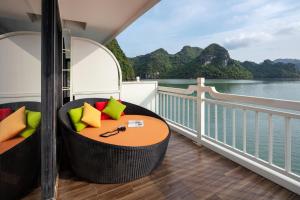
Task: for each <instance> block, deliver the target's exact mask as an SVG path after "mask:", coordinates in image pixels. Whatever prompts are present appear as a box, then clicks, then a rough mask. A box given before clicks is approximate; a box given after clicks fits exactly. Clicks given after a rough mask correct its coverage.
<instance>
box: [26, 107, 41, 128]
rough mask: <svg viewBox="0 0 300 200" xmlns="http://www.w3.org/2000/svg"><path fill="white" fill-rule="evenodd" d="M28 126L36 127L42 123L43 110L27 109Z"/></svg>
mask: <svg viewBox="0 0 300 200" xmlns="http://www.w3.org/2000/svg"><path fill="white" fill-rule="evenodd" d="M26 116H27V127H29V128H32V129H36V128H37V127H38V126H39V125H40V123H41V112H35V111H30V110H26Z"/></svg>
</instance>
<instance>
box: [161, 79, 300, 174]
mask: <svg viewBox="0 0 300 200" xmlns="http://www.w3.org/2000/svg"><path fill="white" fill-rule="evenodd" d="M192 84H196V80H192V79H188V80H186V79H172V80H170V79H168V80H167V79H166V80H159V85H160V86H167V87H178V88H187V87H188V85H192ZM205 84H206V85H209V86H214V87H216V89H217V91H219V92H223V93H231V94H240V95H247V96H258V97H266V98H276V99H288V100H294V101H300V80H290V79H289V80H288V79H285V80H284V79H269V80H206V81H205ZM188 109H193V108H191V107H190V108H185V110H188ZM214 109H215V106H214V105H213V104H212V105H211V106H210V119H208V114H207V112H208V111H207V110H208V109H207V105H206V120H205V121H206V124H205V125H206V131H205V134H208V133H210V136H211V137H214V136H215V130H214V129H215V111H214ZM217 109H218V110H217V122H218V123H217V124H218V126H217V130H218V131H217V134H218V139H219V140H221V141H223V139H224V133H223V123H222V120H223V107H222V106H218V107H217ZM170 110H171V109H170ZM170 110H169V111H170ZM175 114H176V113H172V112H170V113H169V117H170V118H176V116H173V115H175ZM246 115H247V126H246V130H247V140H246V141H247V142H246V144H247V145H246V146H247V148H246V152H247V153H248V154H251V155H254V153H255V144H254V141H255V130H254V129H255V128H254V127H255V112H253V111H247V113H246ZM190 120H194V117H190ZM226 120H227V121H226V127H225V128H226V143H227V144H228V145H231V146H232V145H233V144H232V143H233V136H232V130H233V127H232V109H227V112H226ZM284 120H285V119H284V118H283V117H278V116H273V118H272V122H273V149H274V150H273V156H274V158H273V163H274V164H275V165H277V166H280V167H284V166H285V163H284V161H285V158H284V157H285V155H284V144H285V143H284V131H285V129H284V127H285V121H284ZM208 122H209V123H208ZM187 124H193V122H190V123H187ZM242 125H243V111H242V110H239V109H236V138H235V139H236V147H237V148H238V149H240V150H243V126H242ZM190 128H193V127H190ZM291 132H292V171H293V172H294V173H297V174H299V175H300V155H299V153H297V152H300V120H291ZM259 133H260V135H259V139H260V144H259V158H261V159H263V160H266V161H267V160H268V149H269V148H268V114H266V113H259Z"/></svg>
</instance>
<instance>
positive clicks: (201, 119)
mask: <svg viewBox="0 0 300 200" xmlns="http://www.w3.org/2000/svg"><path fill="white" fill-rule="evenodd" d="M204 83H205V78H197V122H198V123H197V133H198V135H197V137H198V143H199V144H200V143H201V137H202V135H204V131H205V105H204V101H203V99H204V97H205V92H203V90H202V87H204Z"/></svg>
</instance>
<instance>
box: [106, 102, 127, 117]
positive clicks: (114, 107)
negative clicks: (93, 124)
mask: <svg viewBox="0 0 300 200" xmlns="http://www.w3.org/2000/svg"><path fill="white" fill-rule="evenodd" d="M125 108H126V106H125V105H124V104H122V103H120V102H119V101H117V100H116V99H114V98H113V97H110V99H109V101H108V103H107V106H106V107H105V108H104V109H103V110H102V112H103V113H105V114H107V115H109V116H110V117H111V118H113V119H120V117H121V114H122V112H123V111H124V110H125Z"/></svg>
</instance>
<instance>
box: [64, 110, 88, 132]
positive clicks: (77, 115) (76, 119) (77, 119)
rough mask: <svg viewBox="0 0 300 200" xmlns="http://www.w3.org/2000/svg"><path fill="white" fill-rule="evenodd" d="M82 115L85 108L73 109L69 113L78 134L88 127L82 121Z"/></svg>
mask: <svg viewBox="0 0 300 200" xmlns="http://www.w3.org/2000/svg"><path fill="white" fill-rule="evenodd" d="M82 113H83V107H79V108H73V109H70V110H69V111H68V114H69V116H70V118H71V121H72V124H73V126H74V128H75V130H76V131H77V132H79V131H81V130H82V129H84V128H85V127H87V125H86V124H85V123H84V122H82V121H81V118H82Z"/></svg>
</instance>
